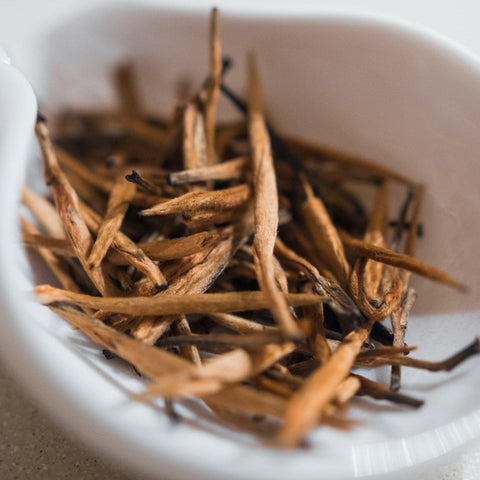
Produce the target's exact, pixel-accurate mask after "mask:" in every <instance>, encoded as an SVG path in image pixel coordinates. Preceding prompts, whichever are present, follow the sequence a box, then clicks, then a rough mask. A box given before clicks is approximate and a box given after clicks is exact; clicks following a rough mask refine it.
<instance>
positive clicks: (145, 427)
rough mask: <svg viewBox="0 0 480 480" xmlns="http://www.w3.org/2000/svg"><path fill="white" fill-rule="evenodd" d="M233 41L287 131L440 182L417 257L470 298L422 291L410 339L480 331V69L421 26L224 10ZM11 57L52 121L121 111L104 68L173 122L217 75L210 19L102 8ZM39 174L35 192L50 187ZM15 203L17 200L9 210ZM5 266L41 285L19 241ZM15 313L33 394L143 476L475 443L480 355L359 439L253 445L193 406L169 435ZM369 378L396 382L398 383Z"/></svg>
mask: <svg viewBox="0 0 480 480" xmlns="http://www.w3.org/2000/svg"><path fill="white" fill-rule="evenodd" d="M222 30H223V42H224V47H223V50H224V52H225V53H226V54H228V55H230V56H231V57H232V58H233V59H234V61H235V67H234V69H233V71H232V72H231V74H230V73H229V75H228V84H229V85H230V86H231V87H232V88H234V89H236V90H237V91H239V92H243V91H244V85H245V82H244V80H245V68H244V65H245V62H244V60H245V56H246V53H247V52H248V51H249V50H252V49H253V50H255V52H257V55H258V60H259V64H260V71H261V75H262V84H263V90H264V94H265V103H266V105H267V108H268V113H269V116H270V118H271V119H272V121H273V122H274V123H275V124H276V125H277V126H278V127H279V128H281V129H283V130H285V131H289V132H292V133H296V134H299V135H301V136H302V137H304V138H308V139H311V140H315V141H317V142H319V143H324V144H327V145H329V146H331V147H337V148H340V149H342V150H345V151H350V152H354V153H357V154H360V155H363V156H366V157H370V158H373V159H376V160H378V161H379V162H381V163H383V164H385V165H388V166H390V167H393V168H395V169H396V170H398V171H399V172H403V173H405V174H407V175H409V176H411V177H413V178H415V179H418V180H419V181H422V182H425V183H426V184H427V187H428V193H427V196H426V204H425V210H424V215H423V223H424V225H425V235H424V237H423V238H422V240H421V241H420V243H419V250H418V256H419V257H420V258H422V259H423V260H425V261H427V262H429V263H432V264H434V265H436V266H438V267H440V268H442V269H445V270H447V271H448V272H450V273H451V274H452V275H453V276H455V277H457V278H458V279H460V280H463V281H464V282H465V283H467V284H468V285H470V286H471V287H472V292H471V293H470V294H469V295H467V296H463V295H461V294H459V293H456V292H454V291H450V290H449V289H448V288H446V287H444V286H441V285H436V284H432V283H427V282H424V281H420V280H415V285H416V288H417V290H418V293H419V302H418V305H417V306H416V308H415V311H414V315H413V317H412V318H411V321H410V325H409V332H408V336H407V342H408V343H409V344H415V345H418V346H419V352H418V355H417V356H419V357H422V358H431V359H440V358H442V357H444V356H447V355H448V354H450V353H453V352H454V351H455V350H456V349H458V348H460V347H461V346H463V345H464V344H466V343H468V342H469V341H471V340H472V338H473V337H474V336H475V335H478V334H479V333H480V328H479V324H478V317H479V314H478V309H479V306H480V296H479V295H478V282H476V279H477V278H479V274H480V262H478V261H476V256H477V253H476V252H477V250H476V245H477V238H478V234H479V230H480V222H479V221H478V214H477V208H478V207H477V206H478V204H479V201H480V190H479V189H478V188H477V183H478V179H479V178H480V163H479V162H478V155H479V152H480V136H479V135H478V125H479V124H480V68H479V65H478V63H477V61H476V60H475V59H474V58H473V57H470V56H469V55H468V54H466V53H464V52H462V51H461V50H460V49H458V48H456V47H455V46H453V45H450V44H449V43H448V42H447V41H444V40H442V39H440V38H437V37H435V36H433V35H430V34H426V33H424V32H419V31H417V30H416V29H415V28H411V27H409V26H405V25H402V24H399V23H397V22H394V21H391V20H388V19H378V18H372V17H367V16H361V15H354V14H338V13H337V14H336V13H322V12H317V13H316V14H315V15H311V16H310V17H308V18H307V17H302V16H297V17H293V18H290V19H286V18H282V17H281V16H279V17H275V16H274V15H273V16H271V17H256V18H253V17H252V18H250V17H249V16H248V15H245V14H242V15H239V14H233V13H227V14H225V15H224V16H223V18H222ZM10 50H11V53H12V57H13V60H14V62H15V63H16V65H18V67H19V68H20V70H22V71H23V72H24V73H25V75H26V77H27V78H28V79H29V80H30V81H31V83H32V85H33V86H34V89H35V91H36V93H37V96H38V98H39V103H40V105H41V108H42V109H43V110H44V111H47V113H48V112H49V111H50V112H51V111H55V110H57V109H58V108H64V107H66V106H69V107H82V108H88V107H95V108H97V109H98V108H109V107H111V106H112V105H113V104H114V102H115V98H114V95H113V91H112V89H111V86H110V83H109V73H110V72H111V70H112V69H113V67H114V66H115V65H117V64H118V63H119V62H121V61H125V60H130V61H133V63H134V65H135V67H136V68H137V70H138V72H139V80H140V86H141V90H142V94H143V98H144V103H145V106H146V108H147V109H148V110H149V111H152V112H160V113H168V112H170V111H171V109H172V107H173V99H174V95H175V89H176V85H177V84H178V81H179V80H181V79H190V78H191V79H192V80H193V81H194V82H197V83H194V85H197V84H198V83H200V82H201V79H203V78H204V77H205V75H206V71H207V65H208V62H207V12H198V13H186V12H181V11H175V10H173V9H172V10H169V9H158V8H153V7H142V8H137V7H136V8H133V7H120V8H119V7H117V8H114V9H105V10H100V11H95V12H93V13H90V14H88V15H85V16H83V17H81V18H78V19H76V20H75V21H72V22H71V23H69V24H67V25H64V26H63V27H61V28H58V29H56V30H55V31H52V32H51V33H50V34H48V35H45V36H43V37H41V38H37V39H35V41H26V42H24V43H22V44H20V43H18V44H16V45H12V46H11V49H10ZM220 109H221V111H222V115H223V118H224V119H229V118H232V117H233V116H235V115H236V113H235V112H234V111H233V109H232V108H231V107H230V106H229V105H228V104H227V102H225V101H224V100H221V107H220ZM34 157H36V156H35V155H34ZM0 161H2V162H3V161H5V159H0ZM35 162H38V158H34V159H33V163H34V164H35ZM35 168H36V167H35V166H33V167H31V170H30V171H31V172H35V171H36V170H35ZM37 171H38V170H37ZM28 178H29V180H30V181H31V182H32V183H33V184H35V183H36V179H37V178H38V175H37V174H32V173H30V175H29V176H28ZM18 195H19V192H18V191H17V192H16V194H15V195H13V194H12V196H11V200H10V201H11V204H12V205H13V204H16V203H15V202H16V201H17V199H18ZM8 261H9V262H10V268H11V269H17V270H18V269H19V265H20V271H21V272H22V275H23V276H22V278H21V279H19V280H18V284H16V285H11V286H10V287H9V288H11V295H10V296H14V295H18V292H19V288H23V289H24V290H25V289H31V288H32V285H33V283H32V282H33V281H32V278H33V274H32V269H31V266H30V265H31V263H30V262H31V261H32V259H31V258H30V259H27V258H26V257H25V254H24V252H23V251H22V250H21V248H19V247H18V248H16V249H15V255H14V256H10V258H9V260H8ZM42 275H43V273H42ZM12 298H13V297H12ZM5 301H6V302H7V303H8V302H9V301H10V302H11V305H10V307H11V308H10V310H11V312H14V315H15V322H16V323H15V326H14V329H15V331H16V334H17V335H18V338H19V339H20V340H19V342H20V345H23V347H21V348H24V347H25V346H26V345H28V346H29V352H30V353H28V355H29V356H30V358H34V359H35V361H36V363H37V366H38V368H39V370H40V371H41V375H42V377H41V378H39V381H38V382H36V384H34V385H32V388H33V389H34V390H37V392H39V393H38V396H39V397H41V398H42V399H43V401H44V402H46V401H50V402H55V401H59V399H62V401H66V402H67V405H66V406H65V405H64V406H63V407H60V406H59V407H58V408H57V413H58V415H59V416H60V417H62V420H63V422H64V423H66V424H68V425H69V426H70V427H72V428H73V429H74V430H75V431H77V432H78V433H79V434H80V435H82V436H83V438H85V439H88V441H90V442H92V443H93V444H94V445H96V446H97V447H99V448H101V449H103V450H105V451H107V452H109V453H110V454H114V455H116V456H117V457H123V459H125V460H128V461H129V462H130V463H131V464H134V465H136V466H140V465H141V468H142V469H144V470H146V471H150V472H155V471H158V468H159V467H160V466H161V467H162V468H164V469H167V470H166V471H168V472H169V473H171V474H176V475H181V474H184V473H186V472H188V471H189V470H192V471H193V470H194V471H196V472H197V474H198V475H200V476H205V478H224V477H225V475H228V476H229V478H262V477H263V478H264V475H265V472H267V471H268V472H272V476H275V477H276V478H292V475H295V476H297V477H300V478H317V479H318V478H344V477H345V478H347V477H351V476H352V475H355V476H359V477H362V476H368V475H372V474H381V473H387V472H394V471H397V470H398V469H400V468H406V467H409V466H413V465H417V464H421V463H422V462H425V461H428V460H431V459H432V458H435V457H438V456H439V455H441V454H443V453H446V452H448V451H450V450H451V449H452V448H454V447H456V446H459V445H461V444H463V443H464V442H465V441H467V440H468V439H470V438H473V437H475V436H477V435H478V434H479V433H480V422H479V421H478V418H477V417H478V416H479V413H478V409H479V401H478V389H479V387H480V379H479V377H478V375H477V374H476V373H475V372H474V370H473V367H474V365H473V361H470V362H467V363H466V364H465V365H462V366H461V367H460V368H459V369H458V370H456V371H455V372H453V373H450V374H443V373H440V374H431V373H428V372H427V373H426V372H422V371H414V370H410V371H408V370H406V371H405V373H404V391H405V392H406V393H410V394H413V395H417V396H420V397H422V398H424V399H425V400H426V403H427V404H426V406H425V407H424V408H423V409H421V410H418V411H406V410H402V409H397V408H393V407H391V406H389V405H386V404H385V405H384V404H373V403H371V402H369V401H367V400H361V401H360V400H359V401H358V402H355V403H356V405H357V407H358V408H357V407H356V408H354V409H353V410H352V416H353V417H354V418H355V419H358V420H361V421H363V422H365V424H364V425H363V426H361V427H359V428H357V429H356V430H355V431H354V432H350V433H340V432H336V431H331V430H321V431H318V432H315V433H314V434H313V435H312V437H311V440H312V448H311V449H310V450H309V451H305V452H300V451H292V452H288V453H285V452H278V451H274V450H271V449H267V448H266V447H261V446H259V445H258V444H256V442H255V440H254V439H252V438H251V437H249V436H248V435H245V434H240V433H232V432H229V431H228V430H227V429H226V428H225V427H224V426H223V425H221V424H219V423H218V422H215V421H214V420H212V418H209V414H208V412H207V410H205V409H203V408H202V407H201V406H199V405H198V404H196V403H195V402H186V403H184V404H183V407H182V413H183V415H184V416H185V418H186V421H185V422H183V423H181V424H180V425H178V426H175V427H172V426H171V425H170V424H169V423H168V420H167V419H166V418H165V417H164V416H163V415H162V414H161V413H159V412H158V410H155V409H152V408H150V407H147V406H145V405H141V404H133V403H132V402H130V401H129V400H128V392H129V391H132V390H133V391H136V390H138V389H139V388H141V381H140V380H139V379H138V378H136V377H135V375H133V374H132V372H131V371H129V370H128V368H126V367H122V366H121V365H118V364H113V363H110V364H107V363H106V362H104V361H103V359H102V358H101V354H100V352H99V350H98V349H97V348H96V347H95V346H94V345H93V344H91V343H90V342H89V341H87V340H85V339H84V338H83V337H82V335H80V334H78V333H77V332H72V331H71V329H70V328H69V327H68V326H67V325H65V324H64V323H63V322H62V321H61V320H60V319H57V318H55V317H54V316H53V315H51V314H50V313H49V312H48V311H47V310H46V309H45V308H43V307H40V306H38V305H36V304H34V303H33V302H20V304H19V302H16V303H12V301H11V299H10V300H8V299H6V300H5ZM32 317H34V318H32ZM27 323H28V328H27ZM33 338H34V339H35V341H33V340H32V339H33ZM373 375H375V376H376V377H377V378H383V379H385V378H386V375H387V372H386V371H384V370H381V371H378V372H374V373H373ZM79 379H81V382H79V381H78V380H79ZM42 380H43V381H45V382H47V383H44V386H43V387H42V386H41V385H40V382H41V381H42ZM47 384H48V385H51V387H52V388H50V389H48V391H47V389H46V388H45V385H47ZM159 405H160V406H159V409H160V410H161V404H159ZM72 412H75V416H74V417H72ZM190 423H195V426H194V427H192V425H190ZM107 439H108V442H106V440H107ZM212 451H215V452H216V454H215V461H213V460H212V459H211V452H212ZM185 458H187V459H188V461H185ZM239 460H241V461H239ZM167 465H168V466H167ZM230 465H236V467H235V470H234V471H233V470H232V467H231V466H230ZM164 471H165V470H164ZM319 472H324V475H325V477H323V476H322V474H320V473H319Z"/></svg>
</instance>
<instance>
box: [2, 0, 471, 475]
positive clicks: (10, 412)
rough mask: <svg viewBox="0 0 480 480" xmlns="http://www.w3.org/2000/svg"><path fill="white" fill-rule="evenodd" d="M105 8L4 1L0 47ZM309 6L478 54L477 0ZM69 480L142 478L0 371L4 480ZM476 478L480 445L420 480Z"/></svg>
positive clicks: (78, 1)
mask: <svg viewBox="0 0 480 480" xmlns="http://www.w3.org/2000/svg"><path fill="white" fill-rule="evenodd" d="M131 1H134V0H131ZM182 1H183V2H184V3H185V0H182ZM191 1H192V3H194V2H195V0H191ZM257 1H261V0H257ZM264 1H276V2H277V3H278V2H279V0H264ZM281 1H282V2H285V3H289V2H286V1H285V0H281ZM107 2H109V3H114V0H62V1H59V0H0V45H2V44H3V43H9V42H11V41H12V40H15V39H22V38H24V37H26V36H30V35H33V34H36V33H38V32H41V31H43V30H46V29H48V28H51V27H52V26H53V25H55V24H58V23H60V22H62V20H63V19H64V18H66V17H71V16H75V15H76V14H77V13H78V12H81V11H83V10H84V9H87V8H92V7H94V6H95V5H99V4H105V3H107ZM172 3H173V2H172ZM213 3H214V2H213ZM303 3H308V2H307V1H304V2H303ZM310 3H317V4H322V5H325V6H328V7H334V6H337V7H341V8H352V9H357V10H365V11H375V12H381V13H384V14H388V15H394V16H397V17H400V18H403V19H405V20H409V21H411V22H414V23H417V24H420V25H423V26H426V27H428V28H430V29H432V30H436V31H437V32H439V33H441V34H443V35H445V36H446V37H449V38H451V39H453V40H455V41H457V42H458V43H460V44H462V45H463V46H464V47H466V48H468V49H470V50H471V51H472V52H473V53H475V54H477V55H480V2H479V0H403V1H395V0H336V1H335V2H328V1H322V0H310ZM160 477H161V475H160ZM65 478H69V479H71V480H83V479H87V478H88V479H90V480H103V479H106V478H108V479H110V480H129V479H131V480H133V479H135V480H142V477H140V476H139V475H138V474H134V473H131V472H125V471H120V469H118V468H117V467H116V466H114V465H112V464H110V463H109V462H108V461H106V460H104V459H100V458H98V457H97V456H96V455H95V452H91V451H88V450H87V449H86V448H85V447H83V446H80V445H78V443H77V442H76V440H73V439H70V438H69V437H68V434H66V433H65V432H63V431H62V430H61V429H60V428H59V427H58V426H57V425H54V424H53V422H52V421H51V420H50V419H49V418H47V417H46V415H45V414H44V413H43V412H41V411H39V410H38V409H37V407H36V406H35V405H34V403H33V402H32V401H31V400H30V399H28V398H26V397H25V396H24V394H23V392H22V390H21V388H20V387H19V386H18V385H17V384H16V382H15V380H14V379H11V378H10V377H9V376H8V372H5V371H4V370H3V368H2V367H1V366H0V479H2V480H14V479H19V480H20V479H21V480H23V479H31V480H40V479H45V480H47V479H48V480H56V479H58V480H60V479H65ZM477 479H480V441H479V442H478V443H476V444H474V445H470V446H469V447H468V448H467V449H465V450H462V451H461V452H459V453H457V454H456V455H455V456H454V457H452V458H450V459H449V460H448V462H447V460H445V462H444V465H442V466H440V467H437V468H436V469H434V470H433V471H432V472H430V474H429V475H428V476H427V477H425V476H423V477H422V478H421V480H477ZM410 480H416V479H413V478H410ZM418 480H420V479H418Z"/></svg>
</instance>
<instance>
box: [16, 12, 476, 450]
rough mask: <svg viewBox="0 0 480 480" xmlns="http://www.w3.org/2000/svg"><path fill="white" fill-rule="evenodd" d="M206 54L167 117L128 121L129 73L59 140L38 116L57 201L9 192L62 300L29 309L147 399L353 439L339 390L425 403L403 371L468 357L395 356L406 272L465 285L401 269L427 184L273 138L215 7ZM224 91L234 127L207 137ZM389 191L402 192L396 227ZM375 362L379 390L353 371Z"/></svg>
mask: <svg viewBox="0 0 480 480" xmlns="http://www.w3.org/2000/svg"><path fill="white" fill-rule="evenodd" d="M209 45H210V68H209V75H208V78H207V79H206V80H205V81H204V82H203V83H202V84H201V85H200V87H199V90H198V91H197V92H195V93H194V94H193V95H185V96H184V98H182V99H180V101H179V102H178V104H177V106H176V108H175V110H174V111H173V113H172V115H171V117H170V118H168V119H160V118H151V117H149V116H147V115H145V114H144V109H142V106H141V102H140V99H139V93H138V91H137V85H136V82H135V72H134V71H133V69H132V67H131V66H128V65H122V66H120V67H119V68H118V69H117V70H116V72H115V75H114V85H115V88H116V91H117V93H118V99H119V108H118V109H117V110H115V111H112V112H95V111H83V112H82V111H66V112H63V113H61V114H60V115H59V116H58V118H57V119H55V124H56V127H55V140H51V139H50V135H49V131H48V128H47V123H46V120H45V119H44V118H42V117H41V116H39V117H38V121H37V124H36V134H37V137H38V141H39V143H40V146H41V150H42V155H43V165H44V176H45V181H46V183H47V185H49V186H50V187H51V192H52V194H53V199H52V200H50V199H46V198H43V197H40V196H39V195H37V194H36V193H34V192H33V191H32V190H30V189H28V188H27V187H25V189H24V191H23V203H24V205H25V206H26V207H27V208H28V209H29V210H30V212H31V214H32V216H33V218H35V223H36V226H35V225H34V224H33V223H32V222H29V221H28V220H26V218H24V217H22V232H23V240H24V242H25V245H26V246H27V247H29V248H33V249H36V250H37V251H38V252H39V253H40V255H41V256H42V257H43V259H44V260H45V262H46V263H47V264H48V266H49V267H50V269H51V270H52V272H53V273H54V274H55V275H56V277H57V278H58V281H59V283H60V284H61V286H62V287H63V289H60V288H55V287H53V286H49V285H41V286H38V287H37V288H36V289H35V294H36V296H37V298H38V300H39V301H40V302H41V303H43V304H45V305H47V306H48V307H49V308H50V309H51V310H52V311H53V312H55V313H57V314H58V315H59V316H61V317H63V318H64V319H65V320H66V321H67V322H69V323H71V325H72V326H73V327H75V328H77V329H80V330H81V331H82V332H83V333H84V334H85V335H87V336H88V337H90V338H91V339H92V340H93V341H95V342H97V343H99V344H100V345H102V346H103V348H104V354H105V356H106V357H107V359H112V358H117V357H120V358H122V359H124V360H125V361H127V362H129V363H130V364H132V365H133V366H134V367H135V368H136V369H137V371H138V372H141V374H142V375H145V376H146V377H148V379H149V382H148V384H147V386H146V388H145V391H144V393H143V394H141V395H140V396H139V398H141V399H142V400H143V401H147V400H153V399H155V398H159V397H161V398H163V399H165V400H166V401H167V405H170V406H172V401H177V400H179V399H181V398H183V397H187V396H194V397H197V398H199V399H202V400H203V401H204V402H205V403H206V404H207V405H208V406H209V407H210V408H211V409H212V410H213V411H214V412H216V414H218V416H219V417H221V418H222V419H223V420H224V421H227V422H230V423H231V424H232V425H233V426H234V427H235V428H242V429H246V430H249V431H253V432H256V433H258V434H259V435H260V436H262V437H263V438H265V439H270V440H273V441H274V442H275V443H276V444H277V445H281V446H295V445H298V444H299V443H300V442H301V441H302V440H303V439H304V438H305V436H306V434H307V433H308V432H309V431H310V430H312V429H314V428H316V427H318V426H320V425H328V426H331V427H335V428H341V429H348V428H351V427H352V426H353V423H354V422H352V421H351V420H349V419H348V418H347V417H346V416H345V414H346V412H347V408H346V407H347V406H348V405H349V402H350V400H351V399H352V397H354V396H355V395H368V396H370V397H373V398H375V399H381V400H388V401H391V402H396V403H398V404H403V405H406V406H408V407H414V408H416V407H419V406H421V405H422V403H423V402H422V401H421V400H418V399H415V398H412V397H410V396H406V395H403V394H401V393H399V392H398V390H399V388H400V381H401V377H400V374H401V367H403V366H408V367H413V368H422V369H427V370H431V371H437V370H450V369H452V368H453V367H455V366H456V365H458V364H459V363H460V362H462V361H463V360H465V359H466V358H468V357H469V356H471V355H473V354H476V353H479V343H478V340H475V341H474V342H473V343H472V344H471V345H469V346H467V347H466V348H465V349H463V350H462V351H460V352H458V353H457V354H455V355H454V356H452V357H450V358H448V359H446V360H445V361H441V362H431V361H425V360H418V359H414V358H411V357H410V356H406V354H407V353H408V352H410V351H411V350H413V348H412V347H410V346H407V345H406V344H405V342H404V338H405V332H406V328H407V322H408V316H409V312H410V310H411V309H412V307H413V304H414V302H415V298H416V293H415V291H414V289H413V288H412V287H411V286H409V281H410V276H411V274H412V273H414V274H416V275H420V276H424V277H426V278H429V279H431V280H433V281H436V282H441V283H444V284H446V285H448V286H450V287H453V288H456V289H458V290H461V291H463V290H465V287H464V286H463V285H461V284H460V283H458V282H457V281H455V280H454V279H452V278H451V277H450V276H449V275H447V274H446V273H444V272H442V271H440V270H438V269H437V268H434V267H432V266H429V265H427V264H425V263H423V262H422V261H420V260H417V259H416V258H415V257H414V254H415V247H416V242H417V237H418V236H419V234H421V224H420V220H419V219H420V210H421V205H422V199H423V193H424V187H423V186H422V185H420V184H418V183H416V182H414V181H412V180H410V179H408V178H407V177H406V176H404V175H402V174H399V173H396V172H394V171H391V170H389V169H388V168H386V167H383V166H381V165H379V164H376V163H374V162H372V161H369V160H366V159H362V158H356V157H354V156H350V155H346V154H342V153H339V152H335V151H331V150H329V149H326V148H323V147H319V146H316V145H314V144H311V143H309V142H307V141H304V140H301V139H299V138H294V137H293V136H291V135H287V134H283V133H282V134H279V132H277V131H275V130H274V129H273V128H272V127H271V125H270V124H269V123H267V121H266V120H265V116H264V109H263V104H262V92H261V86H260V80H259V75H258V71H257V66H256V61H255V58H254V57H253V56H250V57H248V100H247V101H243V100H242V99H241V98H239V97H238V96H236V94H235V93H234V92H232V91H231V90H230V89H229V88H228V87H227V86H226V85H225V83H224V75H225V73H226V72H227V70H228V69H229V68H230V67H231V64H230V62H229V61H227V60H225V59H222V53H221V44H220V39H219V25H218V12H217V11H216V10H214V11H212V14H211V17H210V40H209ZM220 95H225V96H226V98H228V99H229V100H230V101H232V102H233V104H234V105H236V107H238V109H239V111H240V112H241V113H242V120H240V121H238V122H236V123H230V124H217V120H216V119H217V102H218V98H219V96H220ZM359 184H361V185H363V187H364V189H369V190H370V192H371V193H372V195H373V196H374V201H373V205H370V206H368V208H367V205H366V202H365V201H364V199H363V198H361V197H359V196H358V194H354V193H353V191H354V189H352V188H351V187H352V186H354V185H359ZM392 185H396V186H397V187H398V186H401V187H402V188H403V189H404V191H405V195H406V200H405V202H404V204H403V205H400V206H399V212H398V213H397V214H396V215H395V217H396V218H395V220H391V214H390V213H389V211H388V204H389V198H390V196H391V187H392ZM370 203H371V202H370ZM37 228H38V229H37ZM390 322H391V329H390V328H389V327H388V326H386V324H387V325H390ZM116 361H120V360H116ZM385 365H388V366H391V385H390V386H386V385H382V384H380V383H377V382H374V381H372V380H369V379H367V378H365V377H363V376H360V375H358V374H356V373H354V367H357V366H359V367H368V368H377V367H380V366H385ZM172 408H173V407H172Z"/></svg>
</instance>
